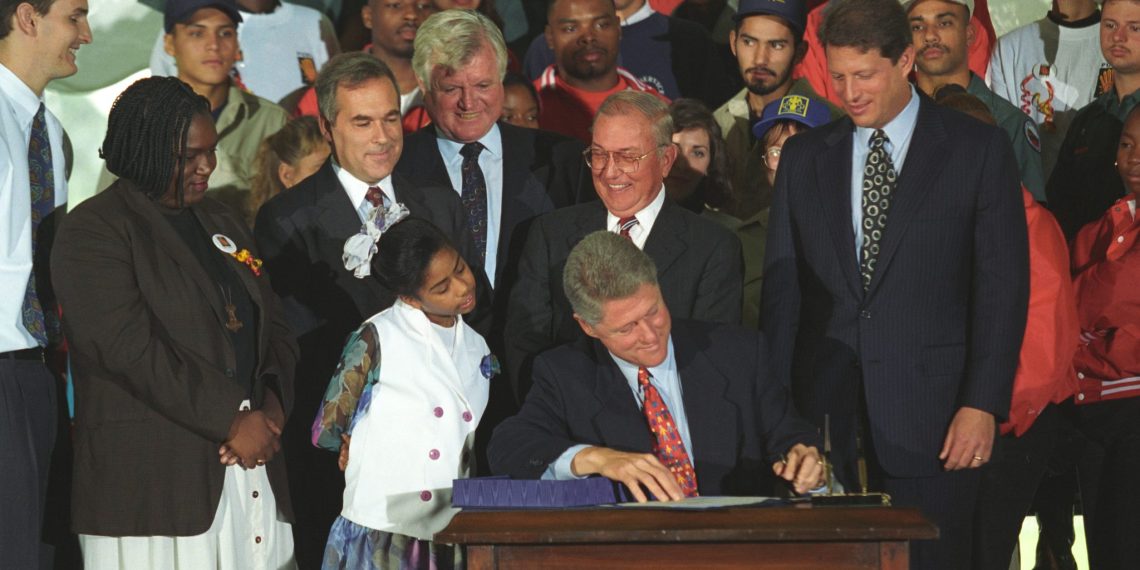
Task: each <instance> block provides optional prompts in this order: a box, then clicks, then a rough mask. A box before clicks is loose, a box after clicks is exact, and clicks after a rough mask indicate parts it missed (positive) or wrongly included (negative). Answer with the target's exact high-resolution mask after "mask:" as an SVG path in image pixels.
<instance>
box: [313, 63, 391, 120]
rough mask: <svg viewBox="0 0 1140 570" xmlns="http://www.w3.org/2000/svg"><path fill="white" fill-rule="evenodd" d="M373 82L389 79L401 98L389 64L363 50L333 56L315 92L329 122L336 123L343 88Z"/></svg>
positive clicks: (319, 106) (322, 71) (323, 69)
mask: <svg viewBox="0 0 1140 570" xmlns="http://www.w3.org/2000/svg"><path fill="white" fill-rule="evenodd" d="M373 79H387V80H388V82H389V83H391V84H392V88H393V89H395V90H396V97H397V98H399V97H400V84H399V83H396V75H395V74H394V73H392V69H391V68H389V67H388V64H386V63H384V62H382V61H380V60H379V59H376V58H375V57H372V56H371V55H370V54H368V53H366V52H362V51H357V52H351V53H342V54H340V55H337V56H335V57H333V58H332V59H330V60H328V62H326V63H325V65H324V67H322V68H321V72H320V74H318V75H317V83H316V86H315V87H314V89H315V90H316V92H317V108H318V109H320V112H321V116H322V117H324V118H325V119H326V120H328V122H330V123H335V122H336V115H337V113H339V112H340V106H339V105H337V102H336V91H337V89H339V88H341V87H347V88H349V89H351V88H354V87H356V86H358V85H360V84H362V83H365V82H367V81H371V80H373Z"/></svg>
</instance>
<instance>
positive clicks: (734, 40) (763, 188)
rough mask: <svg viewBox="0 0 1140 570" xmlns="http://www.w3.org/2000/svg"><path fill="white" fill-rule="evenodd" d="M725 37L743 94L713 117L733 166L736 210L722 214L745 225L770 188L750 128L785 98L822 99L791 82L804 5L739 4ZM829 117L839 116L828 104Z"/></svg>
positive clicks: (795, 1) (798, 1) (802, 47)
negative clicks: (768, 108)
mask: <svg viewBox="0 0 1140 570" xmlns="http://www.w3.org/2000/svg"><path fill="white" fill-rule="evenodd" d="M735 21H736V27H735V29H733V31H732V32H731V33H730V34H729V46H730V47H731V48H732V53H733V55H735V56H736V61H737V64H738V65H739V66H740V75H741V76H742V77H743V78H744V86H745V88H744V89H741V90H740V92H739V93H737V94H736V96H734V97H733V98H732V99H729V100H728V101H727V102H726V103H725V104H724V105H721V106H720V108H719V109H717V110H716V111H715V112H714V113H713V117H715V118H716V122H717V124H719V125H720V130H721V132H722V133H724V142H725V152H726V154H727V155H728V158H729V162H730V163H731V164H732V167H733V172H732V190H733V197H734V198H735V204H736V206H735V207H734V208H733V209H732V210H733V211H730V212H726V213H728V214H731V215H732V216H734V217H736V218H738V219H741V220H746V219H748V218H750V217H752V216H753V215H755V214H756V213H757V212H759V211H760V210H763V209H764V208H767V207H768V205H769V204H770V203H771V200H772V187H771V186H770V185H769V184H768V182H767V178H766V175H765V169H764V149H763V148H761V146H762V145H760V144H759V142H758V141H757V140H756V138H755V137H753V136H752V125H753V124H755V123H756V121H758V120H759V119H760V115H761V113H763V111H764V106H765V105H767V104H768V103H771V102H772V101H776V100H779V99H781V98H782V97H784V96H785V95H801V96H804V97H808V98H810V99H816V100H821V101H822V100H823V97H820V96H819V95H817V94H816V92H815V90H814V89H812V87H811V84H810V83H808V82H807V80H806V79H792V69H793V68H794V67H795V65H796V63H798V62H799V61H800V60H801V59H803V56H804V52H805V51H807V44H805V43H804V4H803V1H802V0H786V1H785V0H742V1H741V2H740V9H739V10H738V11H737V12H736V16H735ZM827 105H828V109H829V110H830V111H831V118H832V119H837V118H839V117H840V116H842V114H843V113H842V112H841V111H839V109H837V108H835V107H834V106H833V105H831V104H830V103H828V104H827Z"/></svg>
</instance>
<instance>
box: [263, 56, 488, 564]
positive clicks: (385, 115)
mask: <svg viewBox="0 0 1140 570" xmlns="http://www.w3.org/2000/svg"><path fill="white" fill-rule="evenodd" d="M316 88H317V100H318V104H319V106H320V108H321V117H320V124H321V131H322V132H323V133H324V134H325V138H326V139H328V141H329V143H330V144H331V146H332V149H333V158H331V159H330V160H329V161H328V162H326V163H325V165H324V166H322V167H321V169H320V170H318V171H317V172H316V173H315V174H313V175H312V176H310V177H309V178H306V179H305V180H303V181H301V183H300V184H298V185H297V186H296V187H295V188H291V189H290V190H289V191H288V192H284V193H282V194H279V195H277V196H275V197H273V198H272V199H271V200H269V201H268V202H266V204H265V205H264V206H262V208H261V210H260V212H259V213H258V216H257V222H256V225H255V230H254V235H255V236H256V238H257V244H258V247H259V248H260V250H261V253H262V256H263V257H264V259H265V265H266V267H267V268H268V270H269V275H270V279H271V281H272V283H273V289H274V291H276V292H277V294H278V295H279V296H280V297H281V299H282V301H283V303H284V305H285V314H286V317H287V318H288V319H289V324H290V326H292V328H293V332H294V333H295V334H296V335H297V340H298V344H300V347H301V359H300V362H299V363H298V370H297V378H299V379H300V380H299V381H298V382H297V386H296V393H297V406H296V408H297V413H296V414H294V415H293V417H292V418H291V419H290V423H289V424H287V425H286V427H285V430H284V433H283V434H282V440H283V443H284V445H285V449H286V452H287V454H288V455H289V456H290V457H292V458H293V459H292V461H290V462H289V468H290V473H289V483H290V487H291V488H292V490H293V496H295V497H297V503H296V514H297V524H296V526H295V527H294V534H295V535H296V547H297V558H298V561H299V562H301V565H302V566H304V567H308V566H310V565H319V563H320V558H321V554H322V552H323V551H324V545H325V539H326V537H327V535H328V530H329V527H330V526H331V525H332V522H333V519H335V518H336V516H337V515H338V514H339V513H340V504H341V496H340V495H341V491H342V490H343V487H344V479H343V477H341V475H340V472H339V471H338V470H337V466H336V458H335V457H334V456H332V455H331V454H328V453H326V452H323V451H320V450H317V449H316V448H315V447H313V446H312V445H311V443H310V437H311V434H310V428H311V424H312V419H313V415H315V413H316V410H317V406H318V405H319V403H320V401H321V396H322V395H323V394H324V391H325V388H326V387H327V384H328V380H329V378H331V377H332V374H333V369H334V368H335V367H336V363H337V361H338V358H339V356H340V352H341V349H342V348H343V343H344V340H345V338H346V337H347V336H348V334H349V333H350V332H352V331H353V330H354V329H355V328H356V327H358V326H360V323H362V322H363V321H364V319H366V318H368V317H370V316H372V315H373V314H375V313H378V312H380V311H381V310H383V309H385V308H387V307H389V306H391V304H392V303H393V302H394V300H395V297H394V296H393V295H392V293H391V292H389V291H386V290H384V289H383V288H382V287H381V286H380V285H379V284H378V283H377V282H376V281H375V280H374V279H368V278H365V279H358V278H356V277H355V276H354V275H353V273H352V272H351V271H349V270H347V269H345V267H344V263H343V261H342V259H341V256H342V252H343V250H344V242H345V240H347V239H348V238H349V237H351V236H353V235H354V234H356V233H358V232H359V231H360V229H361V226H362V224H363V223H365V219H367V218H368V216H369V214H370V213H371V212H372V210H373V209H375V208H385V207H388V206H390V205H392V204H394V203H402V204H404V205H405V206H406V207H407V208H408V210H409V211H410V212H411V215H413V216H416V217H420V218H423V219H426V220H428V221H430V222H432V223H433V224H435V225H436V226H438V227H439V228H440V229H441V230H443V232H444V233H445V234H447V236H448V237H449V238H451V240H452V242H453V243H455V245H456V247H457V248H458V249H459V252H460V253H461V254H462V255H463V256H464V259H466V260H468V262H469V263H470V264H471V265H472V266H473V268H476V269H477V268H478V267H479V265H478V263H475V262H473V260H474V252H473V249H472V245H471V240H470V236H469V235H468V233H467V228H466V222H465V218H464V215H463V212H462V207H461V205H460V204H459V199H458V198H456V196H455V193H454V192H452V191H451V189H449V188H438V187H416V186H413V185H412V184H411V183H409V182H408V181H407V180H406V179H404V178H402V177H400V176H398V175H395V174H392V168H393V167H394V166H395V164H396V161H397V160H399V158H400V151H401V149H402V147H403V132H402V130H401V125H400V106H399V101H400V99H399V92H398V91H397V89H396V82H395V80H394V78H393V76H392V73H391V71H390V70H389V69H388V68H387V66H385V64H384V63H382V62H381V61H380V60H378V59H376V58H373V57H371V56H369V55H368V54H366V53H359V52H358V53H351V54H343V55H341V56H338V57H335V58H333V59H332V60H330V61H329V63H328V64H326V66H325V68H324V69H322V70H321V75H320V76H319V77H318V78H317V87H316ZM475 273H476V275H477V279H478V283H477V290H478V291H479V292H478V293H477V294H478V295H479V297H480V305H481V306H482V307H488V306H489V302H486V303H485V302H484V301H485V300H486V299H487V295H488V293H489V287H488V284H487V282H486V277H485V276H483V275H482V271H479V270H476V271H475ZM476 311H479V309H476ZM484 311H485V310H484ZM485 314H486V313H485ZM488 323H489V319H486V318H480V317H478V316H477V317H476V318H474V319H473V322H472V326H475V327H476V328H477V329H481V332H483V331H485V330H486V325H487V324H488Z"/></svg>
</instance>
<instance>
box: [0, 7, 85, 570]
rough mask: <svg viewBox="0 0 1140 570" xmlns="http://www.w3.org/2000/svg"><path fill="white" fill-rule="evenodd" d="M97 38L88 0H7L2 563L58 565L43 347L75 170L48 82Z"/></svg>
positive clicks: (55, 336) (0, 42)
mask: <svg viewBox="0 0 1140 570" xmlns="http://www.w3.org/2000/svg"><path fill="white" fill-rule="evenodd" d="M89 43H91V27H90V26H89V25H88V23H87V0H44V1H41V0H34V1H29V0H0V196H2V197H3V198H2V199H0V200H2V202H3V207H2V208H0V211H2V212H3V213H2V214H0V288H2V289H3V290H4V291H6V293H5V294H4V295H2V296H0V322H2V323H3V324H0V410H4V411H3V412H2V414H0V415H2V419H0V465H2V467H0V512H3V513H4V514H3V516H0V561H2V562H0V565H3V566H5V567H11V568H48V567H51V566H52V558H51V547H50V546H48V545H46V544H44V543H43V542H42V541H41V532H42V530H43V529H44V524H43V523H44V501H45V498H46V496H47V486H48V466H49V465H50V463H51V456H52V450H53V447H54V446H55V441H56V435H57V423H56V419H57V413H56V410H57V406H56V402H57V401H58V400H57V398H58V397H59V396H58V395H57V393H56V391H57V389H56V378H55V376H53V374H52V371H51V370H50V369H49V368H48V367H47V365H46V364H45V359H44V354H45V350H47V349H48V347H49V346H55V345H56V344H58V343H59V342H60V340H61V339H60V334H59V321H58V319H56V318H53V317H54V315H55V311H54V309H55V308H56V305H55V295H54V293H53V292H52V289H51V282H50V278H49V273H50V272H49V270H48V260H49V259H50V257H51V255H50V254H51V243H52V240H53V238H54V236H55V231H54V228H55V220H56V218H57V217H56V216H55V214H54V211H55V209H56V208H57V207H60V208H61V210H60V213H62V211H63V209H65V208H64V207H65V206H66V204H67V175H66V174H65V167H64V161H65V159H64V143H63V127H62V126H60V124H59V120H58V119H56V118H55V115H53V114H52V113H51V111H49V110H47V107H46V106H45V105H44V89H45V88H47V85H48V83H50V82H51V81H52V80H55V79H61V78H64V77H69V76H71V75H74V74H75V72H76V71H78V68H77V67H76V65H75V56H76V52H77V51H78V50H79V48H80V47H81V46H82V45H83V44H89ZM49 333H50V334H49ZM63 437H67V432H66V431H64V432H63ZM61 441H62V440H61ZM67 479H70V477H67ZM48 526H49V527H50V526H51V525H50V524H49V525H48Z"/></svg>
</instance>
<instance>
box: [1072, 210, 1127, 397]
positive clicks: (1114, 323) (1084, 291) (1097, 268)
mask: <svg viewBox="0 0 1140 570" xmlns="http://www.w3.org/2000/svg"><path fill="white" fill-rule="evenodd" d="M1135 207H1136V197H1135V196H1127V197H1124V198H1121V199H1120V200H1117V202H1116V203H1115V204H1113V205H1112V207H1111V208H1109V209H1108V211H1107V212H1105V214H1104V217H1102V218H1101V219H1100V220H1098V221H1095V222H1093V223H1091V224H1089V225H1087V226H1085V227H1084V228H1083V229H1081V231H1080V233H1078V234H1077V237H1076V239H1075V240H1073V285H1074V287H1075V289H1076V293H1077V315H1078V318H1079V319H1080V326H1081V338H1080V342H1079V343H1078V348H1077V354H1076V356H1075V357H1074V359H1073V367H1074V368H1075V369H1076V372H1077V381H1078V383H1079V384H1080V391H1079V392H1078V393H1077V398H1076V402H1077V403H1078V404H1089V403H1092V402H1099V401H1101V400H1112V399H1117V398H1130V397H1133V396H1140V244H1137V238H1138V237H1140V222H1138V221H1137V220H1136V219H1135V216H1134V214H1133V209H1134V208H1135Z"/></svg>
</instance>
